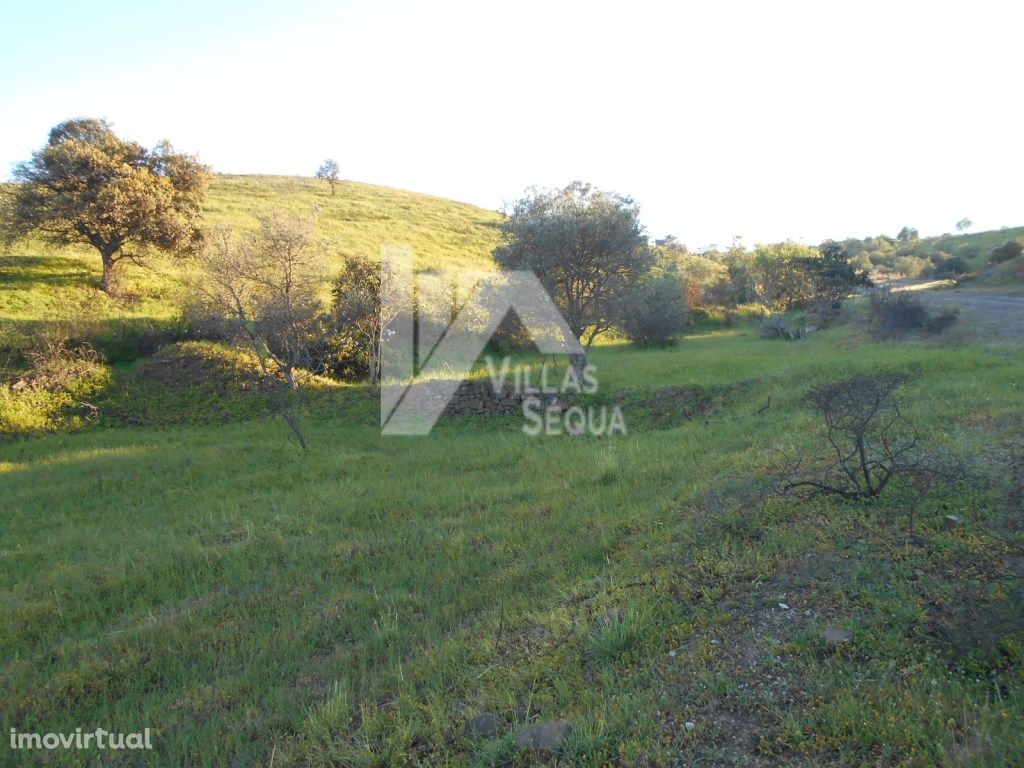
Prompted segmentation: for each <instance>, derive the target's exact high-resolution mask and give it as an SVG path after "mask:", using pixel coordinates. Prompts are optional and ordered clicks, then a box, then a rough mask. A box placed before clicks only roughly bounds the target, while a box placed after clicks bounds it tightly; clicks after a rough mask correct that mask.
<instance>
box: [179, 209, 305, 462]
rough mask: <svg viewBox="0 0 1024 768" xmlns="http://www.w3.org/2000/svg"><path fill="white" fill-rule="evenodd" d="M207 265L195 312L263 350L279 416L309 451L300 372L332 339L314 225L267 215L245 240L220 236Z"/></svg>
mask: <svg viewBox="0 0 1024 768" xmlns="http://www.w3.org/2000/svg"><path fill="white" fill-rule="evenodd" d="M203 266H204V276H203V277H204V279H203V280H202V281H200V282H199V283H198V284H197V285H196V286H195V288H196V291H197V297H198V300H197V302H196V306H195V307H193V309H192V310H191V314H193V315H198V316H201V317H205V318H207V320H206V322H207V323H209V324H210V325H211V326H213V327H218V326H219V327H220V329H221V330H222V332H224V333H226V334H227V336H228V337H229V338H230V340H231V341H232V342H233V343H235V344H237V345H240V346H242V347H244V348H247V349H249V350H251V351H253V352H255V353H256V355H257V357H258V358H259V362H260V367H261V370H262V373H263V376H264V378H265V379H266V380H267V381H268V382H269V383H271V384H272V385H273V386H274V391H275V392H276V394H277V398H276V403H277V412H278V413H279V414H280V416H281V417H282V418H283V419H284V421H285V422H286V423H287V424H288V426H289V427H290V428H291V430H292V432H293V433H294V434H295V437H296V439H297V440H298V443H299V445H300V446H301V447H302V448H303V450H305V448H306V439H305V436H304V435H303V433H302V430H301V428H300V426H299V421H298V414H297V399H298V394H297V389H298V374H299V372H300V371H302V370H307V369H309V368H310V367H311V366H312V364H313V363H314V362H315V360H316V357H317V349H318V347H319V345H320V344H321V343H322V341H323V338H324V336H325V328H324V317H323V315H324V313H323V306H322V302H321V300H320V296H319V292H320V286H321V285H322V268H321V258H320V253H319V248H318V247H317V246H316V244H315V242H314V240H313V221H312V220H311V219H301V218H295V217H285V216H281V215H272V216H268V217H265V218H263V219H262V220H261V221H260V227H259V229H258V230H257V231H256V232H254V233H252V234H251V235H250V236H249V237H247V238H246V239H244V240H243V241H242V242H241V243H237V242H235V240H234V239H233V237H232V235H231V233H230V232H228V231H220V232H216V233H214V235H213V236H212V237H211V239H210V245H209V247H208V248H207V250H206V252H205V254H204V257H203Z"/></svg>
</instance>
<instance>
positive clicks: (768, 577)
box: [0, 177, 1024, 768]
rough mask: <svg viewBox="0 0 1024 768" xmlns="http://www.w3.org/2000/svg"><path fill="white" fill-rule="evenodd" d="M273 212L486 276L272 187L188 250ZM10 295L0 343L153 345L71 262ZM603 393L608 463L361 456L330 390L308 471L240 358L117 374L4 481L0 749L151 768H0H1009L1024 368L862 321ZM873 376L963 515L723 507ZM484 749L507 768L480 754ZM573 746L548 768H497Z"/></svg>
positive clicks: (567, 445)
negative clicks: (30, 742) (117, 739)
mask: <svg viewBox="0 0 1024 768" xmlns="http://www.w3.org/2000/svg"><path fill="white" fill-rule="evenodd" d="M279 201H286V204H287V205H290V206H294V207H296V208H305V207H306V206H308V205H310V204H313V203H316V204H319V205H322V206H323V212H322V214H321V225H322V227H323V228H324V234H325V236H330V237H332V238H334V237H337V238H338V239H339V242H340V243H341V245H340V246H339V247H340V249H342V250H340V251H339V255H344V254H345V253H350V252H356V251H359V252H365V253H368V254H371V255H372V254H373V253H374V252H375V250H376V249H378V248H379V245H380V243H382V242H391V241H403V240H407V241H410V242H412V243H413V244H414V246H415V248H416V250H417V254H418V255H420V256H423V257H425V258H426V259H427V265H428V266H441V265H444V264H446V263H448V262H447V261H446V260H447V258H448V254H449V249H453V250H454V251H456V252H458V253H459V254H463V255H464V256H463V257H462V258H465V259H466V261H465V262H460V261H456V262H454V263H455V264H456V266H459V265H462V266H472V265H479V264H481V263H484V262H485V260H486V255H487V253H488V251H489V249H490V247H491V244H492V243H493V242H494V239H495V238H496V236H497V234H496V229H495V222H496V221H497V218H496V216H494V215H493V214H490V213H488V212H484V211H480V210H478V209H475V208H472V207H470V206H461V205H457V204H454V203H449V202H447V201H442V200H437V199H435V198H427V197H423V196H416V195H411V194H408V193H402V192H396V191H393V190H382V189H380V188H376V187H369V186H367V185H355V184H346V185H343V186H342V188H341V189H339V192H338V195H337V197H336V198H335V199H333V200H332V198H331V197H330V195H329V192H328V191H327V189H326V187H320V186H318V185H315V184H314V183H313V182H312V181H298V180H294V179H265V178H260V179H253V178H226V177H219V178H218V180H217V183H216V185H215V187H214V191H213V194H212V195H211V199H210V204H209V205H210V216H211V218H213V219H215V220H224V221H227V220H231V221H238V222H249V221H252V220H253V217H254V216H255V215H256V212H257V211H258V209H259V208H260V207H261V206H263V205H267V206H269V205H271V204H274V205H276V204H277V203H278V202H279ZM93 261H95V262H96V263H93ZM0 268H2V269H3V276H4V278H5V279H4V281H3V284H2V285H0V315H2V318H3V320H4V321H5V323H6V324H7V327H8V328H15V329H18V328H21V329H23V328H25V327H29V326H31V325H32V324H33V323H46V322H52V321H53V320H54V319H56V318H60V317H63V316H66V314H67V313H69V312H71V311H72V310H73V309H75V308H79V309H80V310H81V312H83V313H86V314H88V316H89V319H90V322H94V323H96V324H97V325H96V327H97V328H98V329H100V330H101V331H102V332H103V333H107V334H114V336H113V337H111V339H110V340H108V342H107V343H108V344H109V345H110V347H111V348H112V349H116V348H117V346H116V344H115V341H116V334H117V333H118V332H119V331H118V328H119V326H118V323H119V322H120V320H121V318H122V317H123V316H125V315H127V316H128V319H133V320H134V321H138V322H147V323H148V322H153V323H159V322H166V323H173V322H174V311H173V306H174V303H173V297H174V286H175V279H174V274H173V270H172V268H171V265H169V264H164V263H159V264H156V265H155V267H154V269H155V271H154V272H146V271H140V270H133V271H132V273H131V277H130V278H129V280H130V286H131V292H132V293H133V295H134V296H135V298H134V299H132V300H131V301H130V302H128V303H118V302H114V301H111V300H109V299H106V298H105V297H103V296H101V295H100V294H99V293H98V292H96V291H94V290H92V289H90V288H88V287H87V284H88V282H89V281H92V280H95V279H96V277H97V276H98V273H99V270H98V259H95V260H91V259H90V258H89V257H88V255H87V254H79V253H69V252H53V251H38V250H31V249H29V250H27V251H24V252H17V253H15V254H12V255H9V256H7V257H5V259H4V261H3V262H2V263H0ZM89 313H91V314H89ZM12 333H13V331H12ZM126 347H127V344H126ZM164 360H170V361H172V367H173V369H174V371H175V374H174V375H170V374H166V373H159V371H162V370H163V368H162V367H161V366H163V365H164V363H162V362H161V361H164ZM524 360H526V361H527V362H532V363H534V364H536V363H537V359H536V358H535V357H530V356H527V357H525V358H524ZM592 362H593V363H594V364H595V365H596V366H597V377H598V381H599V384H600V389H599V391H598V393H597V394H596V395H593V396H592V401H593V402H596V403H605V404H609V403H618V404H620V405H621V407H622V408H623V411H624V416H625V420H626V425H627V429H628V434H627V435H625V436H612V437H604V438H600V437H570V436H567V435H566V436H558V437H529V436H527V435H525V434H523V432H522V430H521V425H522V422H521V420H520V419H518V418H511V417H497V416H495V417H482V418H462V419H454V420H448V421H444V422H442V423H441V424H440V425H439V426H438V428H437V429H435V431H434V432H433V433H432V434H431V435H430V436H429V437H425V438H394V437H392V438H384V437H381V435H380V429H379V415H378V410H377V403H376V400H375V396H374V393H373V392H372V391H371V390H369V389H368V388H367V387H365V386H362V385H353V384H347V385H342V384H337V383H330V382H326V381H319V382H317V383H316V384H315V386H312V387H311V388H310V390H309V392H308V393H307V404H306V410H305V415H304V424H305V428H306V430H307V432H308V438H309V442H310V450H309V451H308V452H305V453H304V452H301V451H299V450H297V449H296V448H295V447H294V446H293V445H291V444H290V443H289V441H288V433H287V430H286V428H285V427H284V425H283V424H281V423H280V422H279V421H277V420H273V419H267V418H265V417H264V412H265V411H266V404H265V402H263V401H262V400H261V399H260V398H261V394H260V392H259V391H258V390H254V389H253V388H251V387H250V386H249V385H248V383H247V382H248V381H249V379H248V378H247V374H246V366H247V365H250V363H247V362H246V360H245V359H244V358H237V357H232V356H229V355H226V354H225V353H224V352H223V350H220V349H219V348H217V347H215V346H213V345H206V344H191V345H185V346H184V347H178V348H171V349H165V350H163V351H161V352H159V353H158V354H157V356H156V357H155V358H147V359H140V360H134V361H129V360H128V359H125V360H124V361H122V362H118V363H117V364H116V365H113V366H103V367H102V368H101V370H99V371H97V372H96V378H95V380H91V379H90V380H89V382H88V383H87V384H88V387H90V388H91V389H89V393H90V394H89V397H91V398H92V401H93V402H94V403H96V404H97V405H98V406H99V409H100V415H99V417H98V418H97V419H96V420H94V421H85V420H82V419H77V420H75V419H69V420H67V421H62V422H59V423H58V422H52V421H51V422H49V427H55V428H56V431H54V432H53V433H52V434H46V435H41V436H35V437H32V438H11V437H9V438H8V439H6V440H5V441H4V442H2V443H0V510H3V514H2V515H0V542H2V543H0V563H2V568H0V685H2V691H3V706H2V707H0V713H2V716H0V720H2V727H3V728H4V729H5V732H6V731H7V730H9V729H11V728H16V729H17V730H18V731H22V732H24V731H39V732H48V731H54V732H60V731H73V730H74V729H75V728H76V727H82V728H83V730H86V729H93V728H95V727H104V728H107V729H110V730H121V731H134V730H140V729H141V728H143V727H150V728H152V729H153V741H154V746H155V749H154V751H153V752H151V753H137V752H135V753H133V752H120V753H115V752H106V753H104V754H102V755H98V754H97V753H96V752H89V751H75V750H71V751H59V752H52V753H46V752H43V753H39V752H36V753H26V752H21V753H18V752H15V751H12V750H10V749H9V748H7V747H6V746H5V747H3V748H2V751H0V765H12V766H14V765H19V766H20V765H33V764H40V765H42V764H45V765H60V766H64V765H69V766H86V765H124V766H128V765H139V766H142V765H145V766H167V767H170V766H274V767H278V766H391V765H395V766H427V765H430V766H443V765H471V766H499V765H513V766H525V765H537V764H544V765H554V764H561V765H573V766H576V765H579V766H605V765H623V766H627V765H628V766H661V765H665V766H669V765H699V766H752V765H787V766H788V765H807V766H844V767H845V766H861V765H863V766H878V765H881V766H921V767H922V768H924V767H925V766H928V767H931V766H950V767H953V766H978V768H981V767H985V768H988V767H989V766H1019V765H1022V764H1024V692H1022V691H1024V689H1022V685H1021V684H1022V677H1024V645H1022V642H1024V631H1022V626H1021V613H1020V602H1021V595H1022V588H1021V578H1022V575H1024V574H1022V571H1024V558H1022V557H1021V555H1020V551H1019V549H1018V548H1017V546H1016V545H1015V544H1014V537H1015V536H1016V537H1017V538H1018V539H1019V524H1020V514H1021V511H1020V510H1019V509H1017V508H1014V507H1013V506H1012V503H1013V502H1012V501H1011V500H1008V497H1007V493H1006V490H1007V489H1004V488H1003V487H1002V485H1001V483H1002V482H1003V481H1004V480H1005V479H1006V478H1007V473H1006V472H1000V471H999V470H998V469H997V468H998V467H999V466H1000V464H999V462H1000V461H1002V458H1001V454H1000V450H1001V445H1002V444H1003V442H1004V441H1005V440H1006V439H1008V438H1013V437H1015V436H1016V437H1019V435H1020V434H1021V432H1022V429H1021V427H1022V422H1021V411H1022V408H1021V406H1022V404H1024V397H1022V392H1021V388H1022V387H1024V358H1022V356H1021V354H1020V348H1019V346H1018V345H1011V344H998V343H996V344H990V343H976V342H956V343H953V342H946V341H942V340H941V339H940V340H931V341H924V340H917V341H909V342H903V343H899V344H895V343H878V342H875V341H872V340H871V339H870V338H869V337H868V335H867V334H866V332H865V330H864V329H863V328H862V327H861V323H860V322H859V321H858V315H857V313H856V312H854V313H853V320H852V321H851V322H849V323H847V324H845V325H842V326H840V327H837V328H835V329H832V330H828V331H823V332H820V333H816V334H813V335H811V336H810V337H809V338H807V339H805V340H802V341H800V342H782V341H771V340H765V339H762V338H760V336H759V334H758V331H757V328H756V327H755V326H748V325H744V324H739V325H736V326H734V327H730V328H723V329H719V330H713V331H704V332H695V333H693V334H691V335H689V336H687V337H685V338H683V339H682V340H681V341H680V343H679V344H678V345H677V346H675V347H672V348H668V349H638V348H635V347H631V346H629V345H624V344H614V343H611V344H606V345H604V346H599V347H596V348H595V350H594V352H593V355H592ZM165 367H166V366H165ZM877 369H885V370H900V371H907V372H913V373H914V374H915V375H916V377H917V378H916V380H915V381H914V382H913V383H911V384H910V385H908V387H907V391H906V392H905V398H906V401H907V403H908V415H909V417H910V418H911V419H912V420H913V421H914V422H915V423H916V424H917V425H918V426H919V428H920V430H921V432H922V437H923V439H924V441H925V442H926V444H927V445H928V446H929V447H932V448H934V449H936V450H943V451H947V452H950V453H954V454H956V455H958V456H961V457H964V458H965V459H969V460H970V461H971V463H972V467H974V468H975V469H976V471H977V472H979V473H981V474H982V475H983V476H984V477H983V479H978V480H976V481H974V482H970V483H961V484H954V485H950V486H947V487H942V488H939V489H937V490H935V491H934V492H933V493H931V494H930V495H928V496H927V497H925V498H924V500H923V501H922V502H921V503H920V505H919V508H918V515H919V519H918V523H917V526H916V528H915V531H914V533H913V534H912V535H911V534H910V533H909V532H908V530H907V526H906V513H907V510H908V508H909V507H910V505H911V504H912V498H913V495H912V493H911V492H910V490H909V489H907V488H904V487H902V486H894V487H893V488H892V489H891V491H890V492H889V493H887V495H886V496H885V497H884V498H883V499H881V500H880V501H877V502H871V503H866V502H865V503H856V502H839V501H833V500H822V499H817V500H797V499H773V500H770V501H769V502H767V503H765V504H763V505H760V504H745V503H744V501H743V499H744V488H746V487H747V484H748V480H749V479H751V478H759V477H763V476H764V475H765V473H766V472H767V468H768V467H769V465H770V464H771V462H772V461H774V457H775V455H776V449H780V448H781V449H784V450H789V451H792V450H796V449H800V450H803V451H805V452H807V453H809V454H818V453H820V452H821V451H822V450H823V445H824V444H823V442H822V440H821V434H820V432H819V429H818V425H817V423H816V421H815V419H814V418H813V416H812V414H811V413H810V412H809V411H808V410H807V409H806V408H805V407H804V405H803V404H802V400H801V398H802V394H803V393H804V392H805V391H806V390H807V389H808V388H809V387H811V386H813V385H814V384H815V383H819V382H823V381H827V380H832V379H836V378H839V377H842V376H844V375H848V374H852V373H855V372H858V371H870V370H877ZM83 386H86V385H85V384H83ZM71 399H72V400H73V399H74V398H71ZM4 402H11V401H2V400H0V403H4ZM69 402H70V401H69ZM67 405H68V403H65V404H63V405H58V407H60V408H65V409H66V406H67ZM37 410H38V409H37ZM18 418H19V419H21V420H22V421H21V422H20V423H22V424H24V423H25V420H28V419H30V418H31V415H30V414H29V413H28V411H26V413H23V414H22V415H21V416H19V417H18ZM716 499H717V500H718V501H716ZM950 514H954V515H956V516H958V517H959V518H961V520H962V524H961V525H960V526H959V527H957V528H954V529H947V527H946V526H945V525H944V522H943V521H944V517H945V516H946V515H950ZM1015 526H1017V527H1016V528H1015ZM781 606H786V607H785V608H783V607H781ZM829 626H833V627H840V628H844V629H847V630H849V631H850V632H851V633H852V635H853V640H852V642H850V643H848V644H845V645H842V646H834V645H830V644H828V643H827V642H826V641H825V640H824V638H823V634H822V633H823V631H824V629H825V628H826V627H829ZM482 712H492V713H495V714H496V715H498V716H499V717H500V718H501V720H502V721H503V722H504V725H503V726H502V727H501V728H500V729H499V732H498V734H497V737H496V738H493V739H481V738H471V737H469V736H467V735H466V733H465V731H464V729H465V725H466V723H467V722H468V721H469V720H470V719H471V718H472V717H473V716H475V715H477V714H479V713H482ZM560 719H564V720H567V721H569V722H570V723H571V725H572V731H571V734H570V736H569V737H568V739H567V741H566V742H565V743H564V745H563V746H562V749H561V752H560V754H559V755H557V756H555V755H534V754H531V753H528V752H524V751H522V750H519V749H517V748H515V747H514V745H513V738H514V736H515V735H516V733H518V732H519V731H520V729H521V728H523V727H524V726H525V725H526V724H528V723H534V722H537V721H546V720H560ZM688 724H690V725H688Z"/></svg>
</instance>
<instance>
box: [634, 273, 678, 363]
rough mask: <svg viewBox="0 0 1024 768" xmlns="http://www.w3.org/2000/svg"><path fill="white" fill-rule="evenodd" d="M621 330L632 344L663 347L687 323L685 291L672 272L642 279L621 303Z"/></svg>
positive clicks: (651, 275)
mask: <svg viewBox="0 0 1024 768" xmlns="http://www.w3.org/2000/svg"><path fill="white" fill-rule="evenodd" d="M621 324H622V330H623V332H624V333H625V334H626V338H628V339H629V340H630V341H632V342H633V343H634V344H651V345H665V344H669V343H671V342H672V340H673V339H674V337H675V336H676V335H677V334H678V333H679V332H680V331H682V330H683V326H684V325H685V324H686V289H685V286H684V285H683V282H682V281H681V280H680V279H679V276H678V275H676V274H674V273H672V272H662V273H660V274H658V273H650V274H648V275H646V276H645V277H643V278H642V279H641V280H640V281H639V282H638V283H637V285H636V287H635V288H634V289H633V290H632V291H631V292H630V294H629V295H628V296H627V297H626V300H625V302H624V304H623V313H622V320H621Z"/></svg>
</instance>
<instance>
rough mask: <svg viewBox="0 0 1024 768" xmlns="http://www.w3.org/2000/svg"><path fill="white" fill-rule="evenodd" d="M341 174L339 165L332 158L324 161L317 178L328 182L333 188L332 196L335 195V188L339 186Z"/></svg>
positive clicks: (317, 172)
mask: <svg viewBox="0 0 1024 768" xmlns="http://www.w3.org/2000/svg"><path fill="white" fill-rule="evenodd" d="M339 172H340V171H339V170H338V164H337V163H336V162H335V161H334V160H332V159H330V158H328V159H326V160H324V161H323V163H321V164H320V167H319V168H317V171H316V177H317V178H318V179H323V180H324V181H326V182H327V184H328V185H329V186H330V188H331V194H332V195H333V194H334V188H335V187H337V186H338V173H339Z"/></svg>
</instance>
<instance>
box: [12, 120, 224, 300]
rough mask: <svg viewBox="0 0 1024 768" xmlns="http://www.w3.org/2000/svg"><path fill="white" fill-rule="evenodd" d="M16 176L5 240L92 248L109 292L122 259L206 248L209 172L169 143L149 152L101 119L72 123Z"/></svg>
mask: <svg viewBox="0 0 1024 768" xmlns="http://www.w3.org/2000/svg"><path fill="white" fill-rule="evenodd" d="M13 176H14V180H15V181H16V182H18V183H17V184H16V185H15V186H14V189H13V192H12V194H11V196H10V199H9V200H7V201H6V204H5V206H4V216H3V219H4V235H5V239H6V240H7V241H8V242H9V243H10V242H13V241H15V240H18V239H21V238H24V237H27V236H29V235H32V234H36V235H38V236H40V237H41V238H42V239H43V240H45V241H47V242H50V243H54V244H57V245H70V244H74V243H84V244H86V245H89V246H92V247H93V248H95V249H96V250H97V251H98V252H99V254H100V259H101V260H102V264H103V277H102V279H101V280H100V288H101V289H103V290H104V291H107V292H109V291H110V290H111V288H112V277H113V270H114V266H115V265H116V264H117V263H118V262H120V261H121V260H122V259H125V258H128V259H131V260H133V261H138V260H140V259H141V258H142V257H143V256H145V255H146V253H147V252H149V251H151V250H154V249H155V250H160V251H164V252H168V253H173V254H178V255H182V254H190V253H196V252H198V251H199V250H200V249H201V247H202V230H201V227H200V215H201V205H202V201H203V198H204V196H205V193H206V189H207V186H208V185H209V181H210V172H209V169H207V168H206V166H204V165H202V164H200V163H199V162H198V161H197V160H196V159H195V158H194V157H192V156H190V155H184V154H179V153H177V152H175V151H174V149H173V148H172V147H171V145H170V144H168V143H167V142H161V143H160V144H158V145H157V146H156V147H155V148H154V149H151V150H150V149H146V148H145V147H143V146H141V145H140V144H136V143H135V142H133V141H126V140H124V139H121V138H119V137H118V136H117V135H116V134H115V133H114V132H113V130H111V128H110V125H109V124H108V123H107V122H105V121H103V120H92V119H79V120H68V121H67V122H63V123H61V124H60V125H58V126H56V127H55V128H53V130H51V131H50V137H49V140H48V141H47V143H46V146H44V147H43V148H42V149H40V150H39V151H37V152H36V153H35V154H33V155H32V158H31V159H30V160H27V161H26V162H23V163H20V164H19V165H17V166H15V168H14V174H13Z"/></svg>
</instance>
